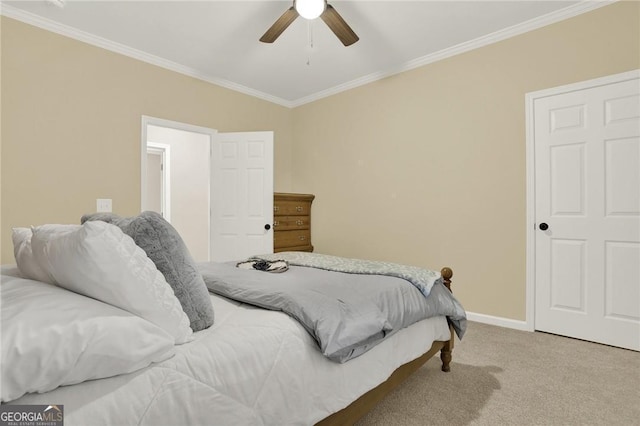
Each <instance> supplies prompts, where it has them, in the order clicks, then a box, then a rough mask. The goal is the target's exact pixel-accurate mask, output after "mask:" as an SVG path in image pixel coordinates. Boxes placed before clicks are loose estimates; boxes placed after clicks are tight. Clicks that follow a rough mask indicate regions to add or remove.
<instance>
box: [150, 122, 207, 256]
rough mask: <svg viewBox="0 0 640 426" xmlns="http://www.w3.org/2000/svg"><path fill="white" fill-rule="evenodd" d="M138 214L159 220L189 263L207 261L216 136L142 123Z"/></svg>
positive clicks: (199, 130) (178, 126)
mask: <svg viewBox="0 0 640 426" xmlns="http://www.w3.org/2000/svg"><path fill="white" fill-rule="evenodd" d="M142 133H143V135H142V139H143V141H142V142H143V144H142V151H143V152H142V153H141V154H142V163H143V164H142V175H141V177H142V182H141V183H142V187H141V207H142V211H145V210H152V211H156V212H158V213H160V214H162V215H163V217H164V218H165V219H166V220H167V221H168V222H170V223H171V224H172V225H173V227H174V228H176V230H177V231H178V233H180V235H181V236H182V239H183V240H184V242H185V244H186V245H187V247H188V248H189V251H190V252H191V255H192V256H193V258H194V259H195V260H196V261H198V262H201V261H208V260H209V258H210V238H209V235H210V214H209V212H210V199H209V198H210V194H211V190H210V182H211V179H210V176H211V142H212V140H213V136H214V135H215V133H216V131H215V130H213V129H208V128H203V127H198V126H192V125H189V124H184V123H178V122H173V121H168V120H162V119H157V118H151V117H143V132H142Z"/></svg>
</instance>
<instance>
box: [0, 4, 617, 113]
mask: <svg viewBox="0 0 640 426" xmlns="http://www.w3.org/2000/svg"><path fill="white" fill-rule="evenodd" d="M617 1H619V0H585V1H582V2H580V3H577V4H575V5H572V6H568V7H566V8H564V9H560V10H558V11H555V12H551V13H548V14H546V15H543V16H540V17H537V18H534V19H530V20H528V21H525V22H522V23H520V24H517V25H513V26H511V27H509V28H505V29H502V30H499V31H495V32H493V33H491V34H487V35H485V36H482V37H478V38H476V39H473V40H470V41H467V42H464V43H460V44H457V45H455V46H452V47H449V48H446V49H443V50H440V51H438V52H435V53H432V54H429V55H426V56H423V57H420V58H417V59H413V60H411V61H408V62H405V63H404V64H401V65H399V66H397V67H394V68H390V69H387V70H384V71H380V72H375V73H371V74H369V75H366V76H364V77H360V78H357V79H355V80H351V81H349V82H346V83H343V84H339V85H337V86H334V87H331V88H329V89H326V90H322V91H320V92H316V93H314V94H312V95H309V96H305V97H302V98H299V99H296V100H293V101H289V100H286V99H282V98H279V97H277V96H273V95H270V94H268V93H264V92H260V91H258V90H255V89H251V88H249V87H246V86H242V85H240V84H237V83H234V82H232V81H229V80H225V79H221V78H218V77H215V76H211V75H206V74H203V73H202V72H200V71H198V70H195V69H193V68H190V67H187V66H184V65H181V64H178V63H177V62H173V61H169V60H167V59H164V58H160V57H158V56H155V55H151V54H149V53H145V52H143V51H141V50H137V49H134V48H131V47H129V46H126V45H124V44H120V43H116V42H113V41H110V40H107V39H105V38H102V37H98V36H95V35H93V34H90V33H87V32H85V31H81V30H78V29H76V28H72V27H69V26H67V25H63V24H60V23H57V22H54V21H51V20H49V19H45V18H42V17H40V16H38V15H35V14H32V13H29V12H25V11H23V10H21V9H18V8H16V7H13V6H9V5H6V4H3V3H0V14H2V15H4V16H7V17H9V18H12V19H16V20H18V21H21V22H24V23H26V24H30V25H34V26H36V27H39V28H42V29H45V30H47V31H51V32H54V33H56V34H60V35H63V36H66V37H70V38H73V39H75V40H78V41H81V42H84V43H87V44H91V45H93V46H97V47H100V48H103V49H106V50H110V51H112V52H115V53H119V54H122V55H125V56H128V57H131V58H134V59H137V60H140V61H143V62H146V63H149V64H152V65H156V66H159V67H161V68H165V69H168V70H170V71H175V72H177V73H180V74H184V75H187V76H189V77H193V78H197V79H199V80H202V81H205V82H207V83H211V84H215V85H217V86H221V87H224V88H226V89H230V90H233V91H236V92H240V93H243V94H245V95H249V96H253V97H256V98H259V99H262V100H265V101H268V102H271V103H274V104H277V105H280V106H284V107H287V108H295V107H298V106H302V105H305V104H308V103H311V102H314V101H317V100H320V99H323V98H326V97H329V96H332V95H336V94H338V93H341V92H344V91H347V90H350V89H354V88H356V87H360V86H363V85H365V84H369V83H373V82H375V81H378V80H382V79H383V78H386V77H389V76H392V75H395V74H400V73H402V72H405V71H409V70H412V69H415V68H418V67H421V66H424V65H428V64H431V63H434V62H437V61H440V60H443V59H446V58H450V57H452V56H455V55H459V54H461V53H465V52H468V51H470V50H474V49H478V48H480V47H484V46H488V45H490V44H493V43H497V42H499V41H502V40H506V39H508V38H511V37H515V36H518V35H521V34H524V33H526V32H529V31H533V30H536V29H538V28H542V27H545V26H547V25H551V24H555V23H557V22H560V21H564V20H566V19H569V18H573V17H575V16H578V15H581V14H583V13H587V12H591V11H593V10H596V9H598V8H601V7H603V6H608V5H610V4H612V3H615V2H617Z"/></svg>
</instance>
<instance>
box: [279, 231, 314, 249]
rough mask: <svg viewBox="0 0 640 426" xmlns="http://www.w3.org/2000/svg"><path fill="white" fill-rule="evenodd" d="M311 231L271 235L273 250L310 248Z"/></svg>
mask: <svg viewBox="0 0 640 426" xmlns="http://www.w3.org/2000/svg"><path fill="white" fill-rule="evenodd" d="M310 245H311V231H310V230H309V229H302V230H299V231H282V232H275V233H274V234H273V248H274V249H278V248H284V247H297V246H310Z"/></svg>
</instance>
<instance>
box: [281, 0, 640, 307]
mask: <svg viewBox="0 0 640 426" xmlns="http://www.w3.org/2000/svg"><path fill="white" fill-rule="evenodd" d="M639 17H640V4H639V3H626V2H625V3H617V4H614V5H611V6H607V7H604V8H601V9H598V10H596V11H593V12H591V13H587V14H584V15H581V16H578V17H576V18H573V19H570V20H567V21H564V22H560V23H557V24H555V25H551V26H548V27H545V28H541V29H539V30H537V31H533V32H530V33H527V34H524V35H521V36H518V37H514V38H511V39H508V40H505V41H503V42H500V43H496V44H493V45H490V46H487V47H484V48H480V49H477V50H474V51H471V52H468V53H465V54H461V55H458V56H455V57H452V58H449V59H446V60H443V61H440V62H437V63H433V64H430V65H427V66H424V67H421V68H418V69H415V70H412V71H409V72H405V73H402V74H399V75H395V76H393V77H389V78H387V79H384V80H382V81H379V82H376V83H372V84H369V85H366V86H363V87H360V88H357V89H354V90H350V91H348V92H344V93H342V94H338V95H335V96H332V97H329V98H326V99H323V100H320V101H317V102H314V103H312V104H308V105H305V106H302V107H299V108H296V109H295V110H294V119H293V123H294V140H295V143H294V144H293V176H294V180H293V189H294V190H295V191H299V192H309V193H314V194H315V195H316V199H315V201H314V206H313V216H314V217H313V230H312V231H313V236H312V238H313V243H314V246H315V248H316V251H318V252H325V253H332V254H337V255H345V256H353V257H364V258H375V259H385V260H390V261H397V262H403V263H410V264H416V265H423V266H427V267H431V268H439V267H441V266H444V265H450V266H451V267H452V268H453V271H454V291H455V293H456V294H457V296H458V297H459V298H460V299H461V301H462V302H463V304H464V305H465V307H466V308H467V310H469V311H471V312H476V313H483V314H487V315H495V316H500V317H506V318H512V319H516V320H524V319H525V252H526V250H525V220H526V216H525V210H526V202H525V196H526V182H525V173H526V171H525V159H526V158H525V109H524V108H525V93H527V92H531V91H535V90H539V89H544V88H549V87H554V86H558V85H563V84H567V83H571V82H576V81H582V80H586V79H591V78H595V77H600V76H604V75H608V74H614V73H619V72H623V71H628V70H631V69H635V68H639V67H640V59H639V54H640V46H639V43H640V26H639Z"/></svg>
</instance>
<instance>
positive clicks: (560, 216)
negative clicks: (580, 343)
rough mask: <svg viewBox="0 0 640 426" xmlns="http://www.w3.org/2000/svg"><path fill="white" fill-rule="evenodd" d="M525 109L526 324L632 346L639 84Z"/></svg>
mask: <svg viewBox="0 0 640 426" xmlns="http://www.w3.org/2000/svg"><path fill="white" fill-rule="evenodd" d="M533 105H534V106H533V125H534V144H535V147H534V151H535V157H534V162H535V184H534V185H535V222H536V231H535V234H534V235H535V328H536V329H537V330H541V331H547V332H551V333H556V334H561V335H565V336H570V337H576V338H579V339H584V340H590V341H595V342H600V343H605V344H609V345H614V346H619V347H624V348H629V349H634V350H640V80H639V79H638V77H637V74H636V77H635V78H632V79H629V78H627V79H626V81H621V82H616V83H609V84H600V85H597V86H595V87H591V88H585V89H582V90H573V91H569V92H566V93H560V94H557V95H553V96H544V97H540V98H537V99H535V101H534V104H533Z"/></svg>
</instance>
